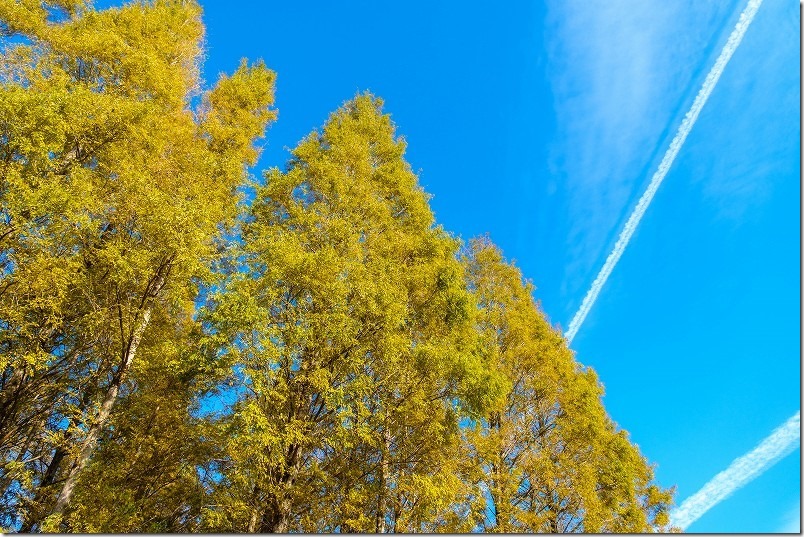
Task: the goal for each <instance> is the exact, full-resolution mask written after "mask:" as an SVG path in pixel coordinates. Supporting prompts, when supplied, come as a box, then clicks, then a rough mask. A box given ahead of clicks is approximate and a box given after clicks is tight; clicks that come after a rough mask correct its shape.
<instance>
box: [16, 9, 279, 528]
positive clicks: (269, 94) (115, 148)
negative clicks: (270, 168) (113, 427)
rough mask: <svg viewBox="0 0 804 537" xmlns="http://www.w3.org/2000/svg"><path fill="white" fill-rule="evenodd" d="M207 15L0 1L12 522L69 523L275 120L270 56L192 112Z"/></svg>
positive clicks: (185, 307) (203, 269) (192, 292)
mask: <svg viewBox="0 0 804 537" xmlns="http://www.w3.org/2000/svg"><path fill="white" fill-rule="evenodd" d="M200 14H201V11H200V8H199V7H198V6H197V5H196V4H195V3H193V2H190V1H180V0H164V1H162V0H157V1H154V2H148V3H135V4H130V5H127V6H125V7H122V8H118V9H107V10H103V11H97V10H95V9H93V8H92V7H91V6H90V5H89V4H87V3H85V2H81V1H71V0H62V1H53V2H42V1H39V0H0V31H2V36H3V39H4V42H3V47H4V50H3V57H2V61H1V62H0V81H2V85H1V86H0V486H2V495H3V496H2V498H1V499H0V504H1V505H0V516H2V525H3V526H5V527H7V528H13V527H15V526H16V525H17V524H20V523H22V520H21V519H24V523H23V524H22V528H23V529H26V530H30V529H36V528H43V527H44V528H50V529H57V528H61V529H69V525H61V526H60V525H59V524H60V520H62V518H63V515H64V514H65V513H67V512H69V508H70V504H71V500H72V497H73V491H74V490H75V487H76V485H77V484H78V483H79V481H80V480H81V479H82V478H83V477H82V476H83V475H84V473H85V470H86V469H87V465H88V464H89V463H90V461H91V459H92V457H93V453H94V451H95V449H96V446H97V443H98V440H99V438H101V437H102V436H104V435H105V434H106V433H107V432H108V426H109V422H110V419H111V416H112V410H113V406H114V404H115V401H116V400H117V399H118V398H119V397H121V396H127V395H128V394H131V393H133V392H134V391H136V389H137V385H138V384H137V383H136V382H133V381H132V382H129V381H130V380H132V379H131V372H132V369H135V368H137V367H138V366H137V365H136V364H137V362H138V361H141V360H149V361H150V360H162V359H163V358H162V356H163V353H162V351H161V350H160V349H159V347H160V345H163V344H164V338H165V337H169V336H166V334H173V333H175V331H176V330H177V328H176V325H177V323H180V322H185V323H186V322H191V319H190V317H191V315H192V310H193V301H194V300H195V297H196V294H197V290H198V285H199V284H200V283H202V282H204V281H206V280H208V278H209V275H210V271H209V267H210V263H211V262H212V260H213V259H215V257H216V256H217V255H218V253H217V248H216V241H215V237H216V236H217V235H218V233H219V231H220V230H221V229H222V228H221V226H222V225H226V224H227V222H230V221H231V220H232V218H233V217H234V216H235V214H236V210H237V199H238V197H237V195H236V191H235V189H236V187H237V186H238V185H240V184H242V183H243V180H244V177H245V175H244V174H245V166H247V165H251V164H253V163H254V162H255V161H256V157H257V151H256V150H255V149H254V147H253V142H254V140H255V139H256V138H257V137H259V136H261V135H262V133H263V132H264V129H265V126H266V124H267V123H268V121H270V120H271V119H272V118H273V115H274V114H273V112H272V111H271V110H270V109H269V106H270V105H271V104H272V101H273V80H274V75H273V73H271V72H270V71H268V70H267V69H266V68H265V67H264V66H263V65H262V64H261V63H260V64H256V65H254V66H248V65H247V64H245V63H243V64H242V65H241V66H240V68H239V69H238V70H237V71H236V73H235V74H234V75H233V76H231V77H222V78H221V79H220V81H219V82H218V84H217V86H216V87H215V88H214V89H213V90H212V91H211V92H209V93H206V94H203V95H202V99H201V103H202V104H201V106H200V108H199V109H198V110H193V108H192V107H191V99H192V98H193V97H195V96H197V95H199V87H198V86H199V72H198V63H199V58H200V55H201V49H200V44H201V40H202V36H203V27H202V25H201V22H200ZM142 365H143V367H141V368H140V371H141V372H142V374H146V372H147V371H155V369H154V368H151V367H150V366H149V365H148V364H142ZM141 380H142V384H144V385H147V384H148V383H149V382H150V381H148V380H145V379H141ZM152 384H156V383H155V382H154V383H152ZM137 404H142V403H136V402H134V401H133V400H132V402H131V405H133V406H136V405H137ZM161 408H162V409H163V410H165V408H164V407H161ZM177 419H178V418H177ZM139 421H141V420H139ZM122 423H123V422H121V424H122ZM129 423H132V424H133V425H132V426H135V427H139V426H144V425H143V424H141V423H137V424H134V422H133V421H130V422H129ZM120 426H121V427H122V426H123V425H120ZM48 515H52V516H50V518H49V519H48V522H47V524H45V525H44V526H42V521H43V520H44V519H45V518H46V517H48ZM65 520H66V519H65Z"/></svg>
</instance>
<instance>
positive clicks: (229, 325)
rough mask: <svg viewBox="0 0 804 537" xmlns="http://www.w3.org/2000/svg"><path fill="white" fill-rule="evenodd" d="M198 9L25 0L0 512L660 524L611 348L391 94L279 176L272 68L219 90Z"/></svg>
mask: <svg viewBox="0 0 804 537" xmlns="http://www.w3.org/2000/svg"><path fill="white" fill-rule="evenodd" d="M203 32H204V28H203V25H202V23H201V9H200V7H199V6H198V5H196V4H195V3H193V2H189V1H181V0H156V1H152V2H143V3H132V4H128V5H126V6H124V7H121V8H113V9H106V10H96V9H94V8H93V7H92V6H91V5H89V4H88V3H85V2H83V1H81V0H61V1H40V0H0V35H1V36H2V41H3V47H4V48H3V57H2V60H0V529H2V531H19V530H22V531H71V532H186V531H213V532H243V531H248V532H289V531H302V532H392V531H393V532H419V531H424V532H468V531H489V532H515V531H528V532H532V531H541V532H603V531H613V532H642V531H652V530H660V529H664V528H665V527H666V525H667V510H668V507H669V505H670V503H671V501H672V495H671V492H670V491H668V490H664V489H661V488H660V487H659V486H658V485H657V484H656V483H655V482H654V480H653V471H652V467H651V466H650V465H649V464H648V463H647V461H646V460H645V459H644V458H643V457H642V455H640V453H639V451H638V449H637V447H636V446H634V445H633V444H632V443H631V442H630V441H629V440H628V437H627V434H626V433H625V432H624V431H621V430H619V429H618V428H617V427H616V425H615V424H614V423H613V422H612V420H611V419H610V418H609V417H608V415H607V414H606V412H605V409H604V408H603V405H602V402H601V395H602V389H601V387H600V383H599V382H598V380H597V378H596V376H595V374H594V372H593V371H592V370H590V369H588V368H584V367H582V366H581V365H579V364H578V363H577V362H576V361H575V358H574V355H573V353H572V351H570V350H569V349H568V347H567V345H566V342H565V340H564V339H563V337H562V336H561V334H560V332H559V331H557V329H556V328H555V327H553V326H551V325H550V324H549V323H548V321H547V320H546V317H545V315H544V314H543V312H542V311H540V309H539V307H538V304H537V303H536V302H535V301H534V299H533V288H532V286H531V285H530V284H529V283H527V282H526V281H524V280H523V277H522V275H521V274H520V272H519V270H518V269H517V268H516V267H515V266H513V265H512V264H509V263H507V262H506V261H505V260H504V258H503V256H502V254H501V252H500V251H499V250H498V249H497V248H496V247H495V246H494V245H493V244H491V242H490V241H489V240H488V239H487V238H483V239H478V240H474V241H471V242H470V243H469V244H468V245H463V244H462V243H461V242H460V241H459V240H458V239H456V238H455V237H454V236H452V235H450V234H449V233H448V232H447V231H445V230H443V229H442V228H441V227H439V226H438V225H436V223H435V220H434V217H433V214H432V212H431V210H430V208H429V205H428V196H427V194H426V193H425V192H424V191H423V190H422V189H421V187H420V186H419V185H418V182H417V177H416V175H415V174H414V173H413V172H412V170H411V168H410V166H409V165H408V163H407V162H406V161H405V156H404V155H405V142H404V140H402V139H401V138H400V137H399V136H398V135H397V134H396V133H395V127H394V124H393V123H392V122H391V120H390V118H389V116H388V115H387V114H385V113H383V110H382V106H383V103H382V101H381V100H380V99H379V98H376V97H374V96H372V95H370V94H360V95H357V96H356V97H355V98H354V99H353V100H351V101H349V102H347V103H345V104H343V105H342V106H341V107H340V108H339V109H338V110H337V111H335V112H334V113H333V114H332V115H331V116H330V117H329V119H328V120H327V121H326V122H325V123H324V124H323V126H322V127H321V128H320V130H316V131H313V132H312V133H311V134H310V135H309V136H307V137H306V138H305V139H304V140H302V141H301V142H300V143H299V144H298V146H297V147H296V148H295V149H294V150H293V152H292V158H291V160H290V161H289V162H288V163H287V164H286V165H285V166H284V167H283V168H281V169H279V168H274V169H270V170H268V171H266V172H265V173H264V176H263V178H262V180H254V179H253V178H252V177H251V176H250V175H249V172H248V170H249V167H251V166H253V165H255V164H256V162H257V158H258V150H257V141H258V139H259V138H260V137H262V136H263V135H264V133H265V130H266V128H267V126H268V125H269V124H270V123H271V121H273V120H274V119H275V118H276V112H275V110H274V109H273V108H272V106H273V100H274V99H273V92H274V88H273V85H274V79H275V75H274V73H273V72H272V71H270V70H268V69H267V68H266V67H265V66H264V65H263V64H262V63H261V62H257V63H253V64H249V63H247V62H245V61H244V62H243V63H242V64H241V65H240V66H239V67H238V68H237V69H236V70H235V71H234V73H233V74H232V75H230V76H223V77H221V78H220V79H219V80H218V81H217V83H216V84H215V85H214V87H213V88H211V89H210V90H205V89H203V88H201V87H199V86H200V83H199V80H200V69H201V60H202V48H201V44H202V41H203ZM244 192H246V193H248V195H243V193H244Z"/></svg>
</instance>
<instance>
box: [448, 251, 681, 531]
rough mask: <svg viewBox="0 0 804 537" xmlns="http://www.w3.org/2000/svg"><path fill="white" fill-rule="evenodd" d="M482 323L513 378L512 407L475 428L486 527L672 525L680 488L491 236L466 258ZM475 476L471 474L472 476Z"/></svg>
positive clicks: (473, 452)
mask: <svg viewBox="0 0 804 537" xmlns="http://www.w3.org/2000/svg"><path fill="white" fill-rule="evenodd" d="M464 263H465V265H466V270H467V275H468V279H469V282H470V287H471V289H472V290H473V291H474V293H475V294H476V296H477V300H478V304H479V308H480V312H479V315H478V329H479V330H480V331H481V332H482V333H484V334H486V339H485V341H487V344H488V345H490V347H492V348H493V349H494V350H495V352H494V353H493V354H494V356H495V361H496V364H495V368H496V369H497V370H498V371H500V372H501V373H502V374H504V375H505V376H506V378H507V379H508V381H509V383H510V391H509V392H508V394H507V399H506V401H505V404H504V405H503V406H502V407H501V408H496V409H493V410H492V411H491V412H488V413H487V414H486V415H484V416H483V418H482V419H480V420H477V421H476V422H475V423H474V424H473V426H471V427H470V428H468V430H467V435H466V438H467V443H468V455H469V456H470V457H471V458H472V459H473V460H474V461H475V464H476V468H475V473H474V475H473V478H474V481H475V482H476V483H477V487H478V491H477V493H476V497H478V498H483V499H484V500H485V501H482V502H478V503H476V504H475V515H476V519H475V520H476V522H477V523H478V527H479V529H482V530H485V531H494V532H520V531H528V532H550V533H564V532H593V533H599V532H634V533H635V532H645V531H651V530H656V529H661V528H664V527H665V526H666V525H667V523H668V515H667V511H668V507H669V504H670V501H671V492H670V491H667V490H662V489H660V488H659V487H658V486H657V485H655V484H654V483H653V482H652V481H653V469H652V468H651V466H649V465H648V464H647V462H646V461H645V459H644V458H643V457H642V456H641V455H640V453H639V451H638V449H637V447H636V446H634V445H633V444H631V443H630V442H629V440H628V437H627V434H626V433H625V432H624V431H621V430H618V429H617V428H616V426H615V425H614V424H613V422H612V421H611V419H610V418H609V417H608V415H607V414H606V412H605V409H604V408H603V404H602V402H601V396H602V388H601V386H600V383H599V382H598V380H597V377H596V375H595V374H594V372H593V371H592V370H591V369H589V368H583V367H581V366H580V365H579V364H578V363H577V362H576V361H575V360H574V357H573V355H572V352H571V351H570V350H569V349H568V348H567V346H566V342H565V341H564V339H563V337H562V336H561V334H560V332H559V331H557V330H556V329H554V328H553V327H551V326H550V325H549V324H548V322H547V321H546V319H545V316H544V314H543V313H542V312H541V311H540V310H539V308H538V306H537V304H536V303H535V302H534V300H533V297H532V289H533V288H532V286H531V285H530V284H527V283H523V281H522V276H521V274H520V272H519V270H518V269H517V268H516V267H514V266H513V265H510V264H507V263H506V262H505V261H504V260H503V258H502V256H501V254H500V252H499V250H498V249H497V248H496V247H494V246H493V245H492V244H491V243H490V242H489V241H488V240H487V239H479V240H475V241H472V243H471V245H470V248H469V249H468V251H467V253H466V255H465V256H464ZM469 475H472V474H471V473H469Z"/></svg>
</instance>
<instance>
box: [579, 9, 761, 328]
mask: <svg viewBox="0 0 804 537" xmlns="http://www.w3.org/2000/svg"><path fill="white" fill-rule="evenodd" d="M761 4H762V0H749V2H748V5H747V6H746V7H745V9H744V10H743V12H742V13H741V14H740V20H739V21H738V22H737V25H736V26H735V28H734V30H733V31H732V33H731V35H730V36H729V39H728V41H726V45H725V46H724V47H723V50H722V51H721V53H720V56H718V58H717V60H716V61H715V65H714V66H712V69H711V70H710V71H709V74H708V75H706V79H705V80H704V83H703V85H702V86H701V89H700V90H699V91H698V95H697V96H696V97H695V101H693V103H692V107H691V108H690V110H689V111H688V112H687V114H686V115H685V116H684V120H683V121H682V122H681V125H680V126H679V128H678V131H677V132H676V135H675V137H674V138H673V140H672V141H671V142H670V147H669V148H668V149H667V152H666V153H665V154H664V157H663V158H662V161H661V163H660V164H659V167H658V169H657V170H656V173H654V175H653V178H652V179H651V182H650V184H649V185H648V188H647V190H646V191H645V193H644V194H642V197H641V198H640V199H639V202H638V203H637V206H636V208H635V209H634V211H633V212H632V213H631V216H630V217H629V218H628V221H627V222H626V224H625V227H624V228H623V230H622V232H621V233H620V236H619V238H618V239H617V242H616V244H615V245H614V249H613V250H612V251H611V253H610V254H609V256H608V258H606V262H605V263H604V264H603V268H602V269H600V272H599V273H598V275H597V277H596V278H595V281H594V282H593V283H592V286H591V287H590V288H589V291H588V292H587V294H586V296H585V297H584V299H583V302H582V304H581V307H580V308H579V309H578V311H577V312H576V314H575V316H574V317H573V319H572V321H570V324H569V327H568V329H567V331H566V333H565V334H564V335H565V337H566V338H567V341H569V342H572V340H573V339H574V338H575V335H576V334H577V333H578V330H579V329H580V327H581V325H582V324H583V322H584V320H585V319H586V316H587V315H588V314H589V311H590V310H591V309H592V306H593V305H594V303H595V301H596V300H597V297H598V295H599V294H600V291H601V289H603V285H605V283H606V280H607V279H608V278H609V275H611V272H612V270H614V267H615V266H616V265H617V262H618V261H619V260H620V257H622V255H623V252H625V249H626V247H627V246H628V243H629V242H630V241H631V237H632V236H633V234H634V232H635V231H636V228H637V226H638V225H639V222H640V220H642V217H643V216H644V215H645V211H647V209H648V207H649V206H650V203H651V201H653V197H654V195H655V194H656V191H657V190H658V189H659V186H661V184H662V181H664V178H665V177H666V176H667V172H668V171H669V170H670V167H671V166H672V164H673V161H674V160H675V158H676V156H677V155H678V152H679V151H680V150H681V147H682V146H683V145H684V141H685V140H686V139H687V136H688V135H689V133H690V131H691V130H692V127H693V126H694V125H695V122H696V121H697V119H698V115H699V114H700V113H701V110H702V109H703V107H704V105H705V104H706V101H707V100H708V99H709V96H710V95H711V94H712V90H714V89H715V86H716V85H717V82H718V80H719V79H720V75H721V74H723V70H724V69H725V68H726V65H727V64H728V62H729V60H730V59H731V57H732V55H733V54H734V51H735V50H737V47H738V46H739V45H740V41H742V39H743V36H744V35H745V32H746V30H748V27H749V26H750V25H751V21H753V20H754V16H755V15H756V13H757V10H758V9H759V6H760V5H761Z"/></svg>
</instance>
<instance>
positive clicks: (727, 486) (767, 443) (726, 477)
mask: <svg viewBox="0 0 804 537" xmlns="http://www.w3.org/2000/svg"><path fill="white" fill-rule="evenodd" d="M800 438H801V411H799V412H796V414H795V415H794V416H793V417H791V418H790V419H788V420H787V421H786V422H785V423H784V424H782V425H781V426H779V427H778V428H776V430H775V431H773V432H772V433H771V434H770V436H768V437H767V438H766V439H765V440H763V441H762V442H760V443H759V445H758V446H757V447H755V448H754V449H753V450H752V451H751V452H749V453H747V454H745V455H743V456H742V457H738V458H736V459H734V461H733V462H732V463H731V465H729V467H728V468H726V469H725V470H723V471H722V472H720V473H719V474H717V475H716V476H715V477H713V478H712V479H711V480H710V481H709V483H707V484H706V485H704V486H703V488H702V489H701V490H699V491H698V492H696V493H695V494H693V495H692V496H690V497H689V498H687V499H686V500H684V503H682V504H681V505H680V506H679V507H678V509H675V510H674V511H673V512H672V513H670V524H671V525H673V526H677V527H679V528H681V529H682V530H685V529H687V527H688V526H689V525H690V524H692V523H693V522H695V521H696V520H698V519H699V518H700V517H701V516H702V515H703V514H704V513H706V512H707V511H708V510H709V509H711V508H712V507H714V506H715V505H717V504H718V503H720V502H721V501H723V500H725V499H726V498H727V497H729V496H730V495H731V493H732V492H734V491H735V490H737V489H739V488H741V487H742V486H743V485H745V484H746V483H748V482H750V481H751V480H752V479H754V478H755V477H757V476H758V475H760V474H761V473H762V472H764V471H765V470H766V469H767V468H770V467H771V466H773V465H774V464H775V463H776V462H778V461H779V460H781V459H782V458H783V457H784V456H785V455H788V454H789V453H790V452H792V451H793V450H794V449H795V448H796V447H798V442H799V440H800Z"/></svg>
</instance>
